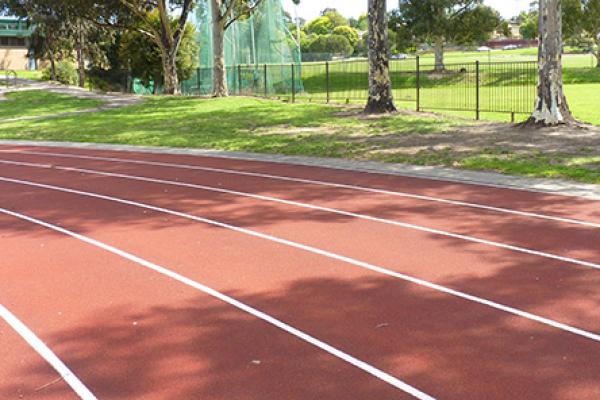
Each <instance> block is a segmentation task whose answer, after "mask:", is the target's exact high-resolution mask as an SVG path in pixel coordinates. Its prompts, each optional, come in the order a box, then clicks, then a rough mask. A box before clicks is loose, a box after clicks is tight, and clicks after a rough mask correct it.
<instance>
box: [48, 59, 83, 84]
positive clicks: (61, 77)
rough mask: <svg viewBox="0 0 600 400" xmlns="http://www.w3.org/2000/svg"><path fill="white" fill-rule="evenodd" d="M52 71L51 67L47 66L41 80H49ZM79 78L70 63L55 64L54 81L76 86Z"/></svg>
mask: <svg viewBox="0 0 600 400" xmlns="http://www.w3.org/2000/svg"><path fill="white" fill-rule="evenodd" d="M51 78H52V71H51V67H50V66H48V67H47V68H45V69H44V71H43V72H42V79H43V80H51ZM78 79H79V76H78V75H77V70H76V69H75V66H74V65H73V63H72V62H70V61H59V62H58V63H56V80H57V81H58V82H60V83H62V84H65V85H76V84H77V81H78Z"/></svg>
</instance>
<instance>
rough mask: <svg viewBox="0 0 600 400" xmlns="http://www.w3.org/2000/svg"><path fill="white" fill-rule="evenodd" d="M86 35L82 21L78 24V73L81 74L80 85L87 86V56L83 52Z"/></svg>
mask: <svg viewBox="0 0 600 400" xmlns="http://www.w3.org/2000/svg"><path fill="white" fill-rule="evenodd" d="M83 42H84V36H83V29H82V27H81V23H78V24H77V41H76V44H75V45H76V47H77V73H78V75H79V87H81V88H83V87H85V57H84V54H83V46H84V44H83Z"/></svg>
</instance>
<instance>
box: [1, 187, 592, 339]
mask: <svg viewBox="0 0 600 400" xmlns="http://www.w3.org/2000/svg"><path fill="white" fill-rule="evenodd" d="M0 181H4V182H10V183H16V184H20V185H25V186H33V187H39V188H43V189H49V190H55V191H59V192H64V193H71V194H76V195H80V196H85V197H91V198H96V199H100V200H106V201H111V202H115V203H121V204H126V205H129V206H134V207H138V208H144V209H147V210H151V211H156V212H159V213H163V214H169V215H174V216H176V217H181V218H185V219H189V220H192V221H197V222H201V223H204V224H208V225H212V226H217V227H219V228H224V229H228V230H231V231H234V232H238V233H243V234H246V235H249V236H253V237H257V238H261V239H265V240H268V241H271V242H275V243H278V244H281V245H284V246H288V247H292V248H296V249H299V250H303V251H306V252H309V253H313V254H317V255H320V256H324V257H327V258H331V259H333V260H337V261H342V262H344V263H347V264H351V265H354V266H356V267H359V268H363V269H366V270H369V271H373V272H377V273H379V274H382V275H386V276H390V277H393V278H397V279H400V280H403V281H406V282H411V283H414V284H416V285H419V286H423V287H426V288H429V289H433V290H435V291H438V292H442V293H445V294H448V295H451V296H454V297H458V298H461V299H463V300H468V301H471V302H474V303H478V304H482V305H485V306H488V307H491V308H494V309H497V310H500V311H503V312H506V313H508V314H512V315H516V316H518V317H522V318H526V319H529V320H531V321H535V322H538V323H541V324H543V325H547V326H550V327H553V328H556V329H559V330H562V331H565V332H569V333H572V334H575V335H578V336H581V337H584V338H587V339H590V340H593V341H596V342H600V334H597V333H594V332H590V331H586V330H584V329H580V328H576V327H573V326H570V325H567V324H564V323H562V322H558V321H555V320H552V319H549V318H545V317H542V316H539V315H536V314H532V313H529V312H527V311H523V310H519V309H517V308H514V307H510V306H507V305H504V304H500V303H496V302H494V301H492V300H487V299H484V298H481V297H478V296H474V295H470V294H468V293H464V292H461V291H458V290H455V289H451V288H448V287H445V286H442V285H439V284H437V283H432V282H429V281H426V280H423V279H420V278H416V277H413V276H410V275H407V274H403V273H400V272H396V271H392V270H390V269H387V268H384V267H380V266H377V265H374V264H369V263H367V262H364V261H360V260H356V259H354V258H350V257H346V256H342V255H340V254H336V253H332V252H330V251H327V250H323V249H320V248H317V247H313V246H309V245H305V244H301V243H297V242H293V241H291V240H287V239H282V238H279V237H276V236H272V235H268V234H265V233H260V232H257V231H253V230H250V229H246V228H241V227H238V226H235V225H230V224H227V223H224V222H218V221H214V220H211V219H208V218H204V217H198V216H195V215H191V214H186V213H183V212H179V211H174V210H169V209H166V208H162V207H157V206H152V205H149V204H144V203H139V202H136V201H132V200H126V199H121V198H117V197H112V196H106V195H102V194H97V193H90V192H83V191H80V190H74V189H68V188H62V187H58V186H53V185H46V184H42V183H35V182H28V181H22V180H18V179H11V178H2V177H0Z"/></svg>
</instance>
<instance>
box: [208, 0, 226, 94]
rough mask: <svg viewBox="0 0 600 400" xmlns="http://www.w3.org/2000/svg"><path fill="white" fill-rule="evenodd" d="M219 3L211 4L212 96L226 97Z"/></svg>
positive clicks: (223, 34) (223, 30)
mask: <svg viewBox="0 0 600 400" xmlns="http://www.w3.org/2000/svg"><path fill="white" fill-rule="evenodd" d="M218 3H219V2H214V3H213V4H212V24H213V26H212V28H213V32H212V34H213V96H214V97H226V96H228V94H229V90H228V88H227V70H226V68H225V19H224V18H223V16H222V14H221V10H220V7H218V6H217V4H218Z"/></svg>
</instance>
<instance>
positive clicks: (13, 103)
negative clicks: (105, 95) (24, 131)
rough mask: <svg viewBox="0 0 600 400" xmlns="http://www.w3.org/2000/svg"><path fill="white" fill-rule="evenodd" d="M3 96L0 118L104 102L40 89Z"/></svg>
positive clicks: (37, 113)
mask: <svg viewBox="0 0 600 400" xmlns="http://www.w3.org/2000/svg"><path fill="white" fill-rule="evenodd" d="M5 96H6V100H2V101H0V119H8V118H17V117H31V116H46V115H52V114H60V113H65V112H72V111H78V110H85V109H90V108H95V107H98V106H101V105H102V104H104V102H103V101H101V100H95V99H80V98H77V97H72V96H68V95H65V94H60V93H52V92H47V91H42V90H27V91H21V92H12V93H7V94H6V95H5Z"/></svg>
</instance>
